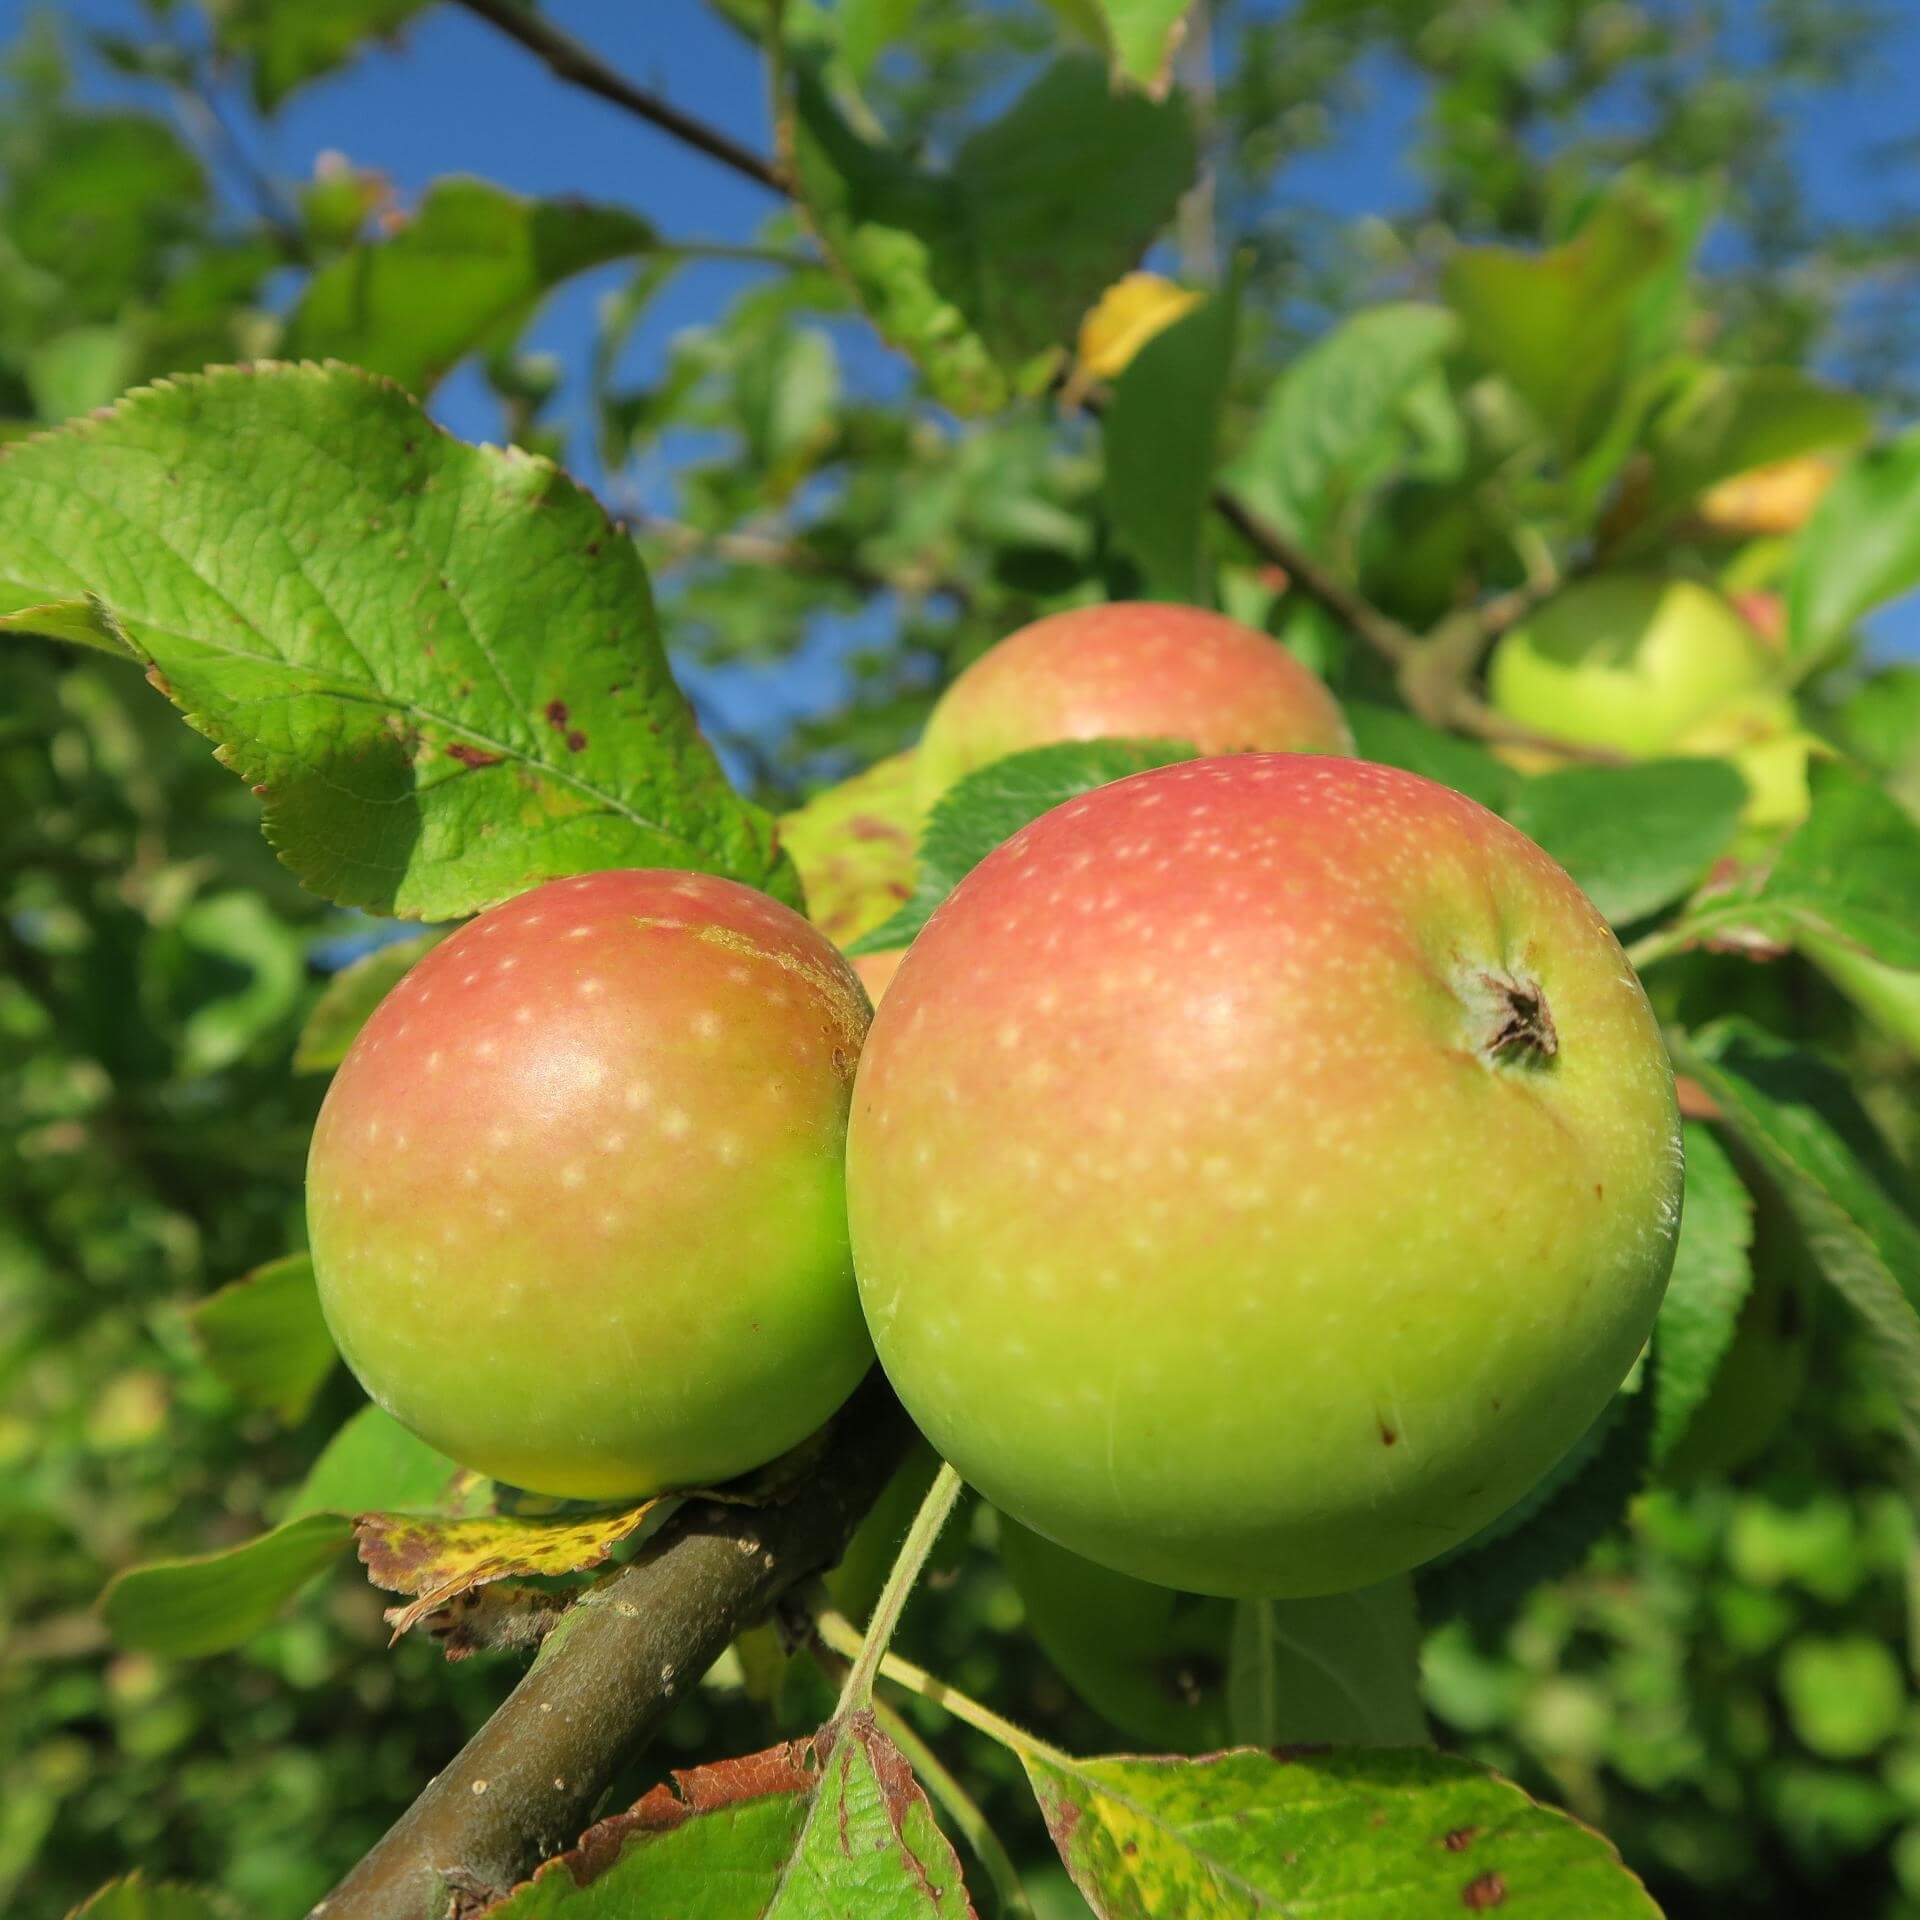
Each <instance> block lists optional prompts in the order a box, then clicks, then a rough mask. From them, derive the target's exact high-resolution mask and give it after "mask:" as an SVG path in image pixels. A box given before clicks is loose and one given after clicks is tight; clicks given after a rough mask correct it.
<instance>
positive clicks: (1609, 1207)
mask: <svg viewBox="0 0 1920 1920" xmlns="http://www.w3.org/2000/svg"><path fill="white" fill-rule="evenodd" d="M847 1174H848V1204H849V1210H850V1216H851V1225H852V1232H853V1247H854V1261H855V1268H856V1271H857V1273H858V1276H859V1283H860V1292H861V1298H862V1302H863V1304H864V1305H865V1308H866V1312H867V1321H868V1325H869V1327H870V1328H871V1329H872V1332H873V1336H874V1341H875V1345H876V1346H877V1348H878V1350H879V1354H880V1358H881V1361H882V1363H883V1365H884V1366H885V1368H886V1370H887V1373H888V1376H889V1377H890V1378H891V1380H892V1381H893V1384H894V1386H895V1388H896V1389H897V1391H898V1392H899V1394H900V1397H901V1399H902V1400H903V1401H904V1402H905V1403H906V1405H907V1408H908V1410H909V1411H910V1412H911V1413H912V1414H913V1416H914V1418H915V1420H916V1421H917V1422H918V1423H919V1425H920V1426H921V1428H922V1430H923V1431H924V1432H925V1433H926V1434H927V1435H928V1437H929V1438H930V1439H931V1440H932V1441H933V1443H934V1445H935V1446H937V1447H938V1448H939V1449H940V1451H941V1452H942V1453H944V1454H945V1455H946V1456H947V1458H948V1459H950V1460H951V1461H952V1462H953V1463H954V1464H955V1466H957V1467H958V1468H959V1469H960V1471H961V1472H962V1473H963V1474H964V1475H965V1476H966V1477H967V1478H968V1479H969V1480H971V1481H972V1482H973V1483H974V1484H975V1485H977V1486H978V1487H979V1488H980V1490H981V1491H982V1492H983V1493H984V1494H986V1496H987V1497H988V1498H989V1499H991V1500H992V1501H994V1502H995V1503H996V1504H997V1505H999V1506H1000V1507H1002V1508H1004V1509H1005V1510H1006V1511H1007V1512H1009V1513H1011V1514H1013V1515H1014V1516H1015V1517H1016V1518H1017V1519H1019V1520H1021V1521H1023V1522H1025V1523H1026V1524H1027V1525H1028V1526H1030V1527H1033V1528H1034V1529H1036V1530H1037V1531H1039V1532H1041V1533H1043V1534H1046V1535H1047V1536H1048V1537H1049V1538H1051V1539H1053V1540H1056V1541H1058V1542H1059V1543H1060V1544H1062V1545H1064V1546H1067V1547H1071V1548H1073V1549H1074V1550H1075V1551H1076V1552H1079V1553H1082V1554H1085V1555H1086V1556H1088V1557H1089V1558H1090V1559H1094V1560H1098V1561H1101V1562H1103V1563H1104V1564H1106V1565H1108V1566H1112V1567H1116V1568H1119V1569H1121V1570H1122V1571H1125V1572H1129V1573H1133V1574H1137V1575H1139V1576H1140V1577H1141V1578H1143V1579H1147V1580H1153V1581H1158V1582H1160V1583H1162V1584H1164V1585H1168V1586H1175V1587H1184V1588H1189V1589H1192V1590H1196V1591H1201V1592H1212V1593H1224V1594H1259V1593H1265V1594H1311V1593H1327V1592H1336V1591H1340V1590H1342V1589H1345V1588H1350V1587H1357V1586H1362V1585H1366V1584H1368V1583H1370V1582H1373V1581H1376V1580H1380V1579H1383V1578H1385V1577H1386V1576H1388V1575H1390V1574H1393V1573H1396V1572H1399V1571H1401V1570H1403V1569H1405V1568H1407V1567H1411V1566H1414V1565H1416V1564H1418V1563H1419V1562H1421V1561H1423V1560H1426V1559H1428V1558H1430V1557H1431V1556H1432V1555H1434V1554H1437V1553H1439V1552H1441V1551H1443V1550H1444V1549H1446V1548H1448V1547H1450V1546H1453V1545H1454V1544H1456V1543H1457V1542H1459V1541H1461V1540H1464V1539H1465V1538H1467V1537H1468V1536H1469V1535H1471V1534H1472V1533H1474V1532H1475V1531H1476V1530H1477V1529H1478V1528H1480V1527H1482V1526H1483V1525H1485V1524H1486V1523H1487V1522H1488V1521H1489V1520H1491V1519H1492V1518H1493V1517H1494V1516H1495V1515H1496V1514H1498V1513H1499V1512H1500V1511H1501V1510H1502V1509H1503V1508H1505V1507H1506V1506H1508V1505H1509V1504H1510V1503H1511V1502H1512V1501H1514V1500H1515V1499H1516V1498H1518V1497H1519V1495H1520V1494H1522V1493H1523V1492H1525V1491H1526V1489H1527V1488H1528V1487H1529V1486H1531V1485H1532V1484H1533V1482H1534V1481H1535V1480H1536V1479H1537V1478H1538V1477H1539V1476H1540V1475H1541V1474H1542V1473H1543V1472H1544V1471H1545V1470H1546V1469H1547V1468H1548V1467H1549V1466H1551V1465H1552V1463H1553V1462H1554V1461H1555V1460H1556V1459H1557V1458H1558V1457H1559V1456H1560V1455H1561V1454H1562V1453H1563V1452H1564V1451H1565V1450H1566V1448H1567V1447H1568V1446H1570V1445H1571V1444H1572V1442H1573V1441H1574V1440H1575V1439H1576V1438H1578V1436H1579V1435H1580V1434H1581V1433H1582V1432H1583V1431H1584V1429H1585V1428H1586V1427H1587V1425H1588V1424H1589V1422H1591V1421H1592V1419H1593V1418H1594V1416H1595V1415H1596V1414H1597V1413H1598V1412H1599V1411H1600V1409H1601V1408H1602V1406H1603V1405H1604V1404H1605V1402H1606V1400H1607V1398H1608V1397H1609V1395H1610V1394H1611V1393H1612V1392H1613V1391H1614V1389H1615V1388H1616V1387H1617V1386H1618V1385H1619V1383H1620V1381H1621V1379H1622V1377H1623V1376H1624V1375H1625V1373H1626V1371H1627V1369H1628V1367H1629V1366H1630V1365H1631V1364H1632V1361H1633V1359H1634V1356H1635V1355H1636V1353H1637V1352H1638V1351H1639V1349H1640V1346H1641V1343H1642V1342H1643V1341H1644V1340H1645V1338H1646V1336H1647V1333H1648V1330H1649V1329H1650V1328H1651V1326H1652V1324H1653V1318H1654V1314H1655V1311H1656V1309H1657V1307H1658V1305H1659V1301H1660V1297H1661V1294H1662V1292H1663V1290H1664V1287H1665V1284H1666V1278H1667V1271H1668V1268H1669V1266H1670V1264H1671V1261H1672V1257H1673V1242H1674V1233H1675V1228H1676V1225H1677V1221H1678V1216H1679V1210H1680V1188H1681V1162H1680V1132H1679V1123H1678V1117H1677V1114H1676V1111H1675V1106H1674V1094H1673V1080H1672V1074H1671V1071H1670V1069H1669V1067H1668V1063H1667V1057H1666V1053H1665V1050H1664V1048H1663V1047H1662V1044H1661V1040H1660V1035H1659V1031H1658V1029H1657V1027H1656V1025H1655V1023H1654V1019H1653V1016H1652V1013H1651V1012H1650V1010H1649V1008H1648V1006H1647V1002H1646V998H1645V996H1644V994H1643V993H1642V992H1641V989H1640V985H1639V982H1638V981H1637V980H1636V978H1635V977H1634V973H1633V970H1632V968H1631V967H1629V966H1628V964H1627V962H1626V960H1625V958H1624V957H1623V955H1622V953H1621V951H1620V948H1619V946H1618V945H1617V944H1616V942H1615V941H1614V938H1613V936H1612V934H1611V933H1610V932H1609V931H1608V930H1607V927H1606V924H1605V922H1604V921H1603V920H1602V919H1601V917H1600V915H1599V914H1598V913H1597V912H1596V911H1595V910H1594V908H1593V907H1592V906H1591V905H1590V904H1589V902H1588V901H1587V899H1586V897H1585V896H1584V895H1583V894H1582V893H1581V892H1580V891H1579V889H1578V888H1577V887H1576V886H1575V885H1574V884H1573V882H1572V881H1571V880H1569V879H1568V878H1567V876H1566V874H1565V873H1563V872H1562V871H1561V870H1560V869H1559V868H1558V867H1557V866H1555V865H1554V863H1553V862H1552V861H1551V860H1550V859H1549V858H1548V857H1547V856H1546V855H1545V854H1544V853H1542V852H1541V850H1540V849H1539V848H1538V847H1536V846H1535V845H1534V844H1533V843H1532V842H1531V841H1529V840H1528V839H1526V838H1525V837H1524V836H1523V835H1521V834H1520V833H1518V832H1517V831H1515V830H1514V829H1513V828H1512V827H1510V826H1508V825H1506V824H1505V823H1504V822H1503V821H1501V820H1499V819H1497V818H1496V817H1495V816H1494V815H1492V814H1490V813H1488V812H1486V811H1485V810H1484V809H1482V808H1481V807H1479V806H1477V805H1475V804H1474V803H1473V802H1472V801H1470V800H1467V799H1465V798H1463V797H1462V796H1461V795H1459V794H1457V793H1454V792H1452V791H1450V790H1449V789H1447V788H1445V787H1441V786H1437V785H1435V784H1434V783H1432V782H1430V781H1427V780H1423V779H1420V778H1418V777H1417V776H1415V775H1413V774H1408V773H1401V772H1397V771H1395V770H1393V769H1390V768H1386V767H1377V766H1369V765H1365V764H1363V763H1360V762H1356V761H1351V760H1336V759H1327V758H1317V757H1307V756H1297V755H1281V754H1256V755H1246V756H1236V757H1233V758H1229V759H1220V760H1209V761H1198V762H1190V763H1187V764H1185V765H1180V766H1173V767H1166V768H1162V769H1160V770H1158V771H1156V772H1152V773H1145V774H1140V775H1137V776H1135V777H1134V778H1132V779H1128V780H1122V781H1120V782H1118V783H1116V784H1115V785H1113V786H1110V787H1105V788H1102V789H1101V790H1100V791H1098V792H1096V793H1092V794H1089V795H1086V796H1084V797H1083V798H1080V799H1077V800H1074V801H1072V802H1070V803H1068V804H1067V805H1065V806H1063V807H1059V808H1056V809H1055V810H1054V811H1053V812H1051V813H1049V814H1047V815H1045V816H1043V817H1042V818H1041V819H1040V820H1038V821H1036V822H1034V823H1033V824H1032V825H1031V826H1029V827H1027V828H1025V829H1024V830H1023V831H1021V832H1020V833H1018V834H1016V835H1015V836H1014V838H1013V839H1011V840H1010V841H1008V842H1007V843H1006V844H1005V845H1004V846H1002V847H1001V848H999V849H998V850H997V851H996V852H994V853H993V854H991V855H990V856H989V857H988V858H987V859H986V860H985V861H983V862H982V863H981V864H980V865H979V866H978V867H977V868H976V869H975V870H974V871H973V872H972V873H971V874H970V875H969V876H968V877H967V878H966V880H964V881H963V882H962V883H961V885H960V886H959V887H958V888H957V889H956V891H955V892H954V893H953V895H952V896H951V897H950V898H949V899H948V901H947V902H946V903H945V905H944V906H942V907H941V909H940V910H939V912H938V913H936V915H935V916H934V918H933V919H932V921H931V922H930V923H929V924H928V926H927V928H926V930H925V932H924V933H922V934H921V936H920V938H919V939H918V940H917V941H916V942H915V944H914V945H913V947H912V948H911V949H910V950H909V952H908V954H907V958H906V960H905V961H904V963H903V964H902V966H901V968H900V971H899V974H898V975H897V976H896V978H895V980H894V983H893V986H892V987H891V989H890V990H889V992H888V995H887V998H886V1000H885V1002H884V1003H883V1005H882V1006H881V1009H880V1011H879V1013H878V1014H877V1016H876V1017H875V1022H874V1026H873V1030H872V1033H871V1035H870V1036H869V1040H868V1044H867V1048H866V1051H865V1053H864V1055H863V1056H862V1061H861V1067H860V1072H859V1077H858V1080H857V1082H856V1085H855V1089H854V1103H853V1114H852V1119H851V1123H850V1129H849V1136H848V1149H847Z"/></svg>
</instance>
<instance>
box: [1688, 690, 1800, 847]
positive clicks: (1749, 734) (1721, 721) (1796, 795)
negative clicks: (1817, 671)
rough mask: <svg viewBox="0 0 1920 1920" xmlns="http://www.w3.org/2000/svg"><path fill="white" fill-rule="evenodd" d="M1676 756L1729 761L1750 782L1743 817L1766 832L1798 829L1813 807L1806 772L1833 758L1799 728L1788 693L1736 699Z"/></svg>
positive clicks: (1694, 730) (1693, 731)
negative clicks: (1820, 759) (1823, 758)
mask: <svg viewBox="0 0 1920 1920" xmlns="http://www.w3.org/2000/svg"><path fill="white" fill-rule="evenodd" d="M1673 750H1674V752H1675V753H1681V754H1698V755H1700V756H1702V757H1704V758H1709V759H1715V760H1728V761H1731V762H1732V764H1733V767H1734V769H1735V771H1736V772H1738V774H1739V775H1740V777H1741V779H1742V780H1744V781H1745V782H1746V783H1747V804H1746V806H1745V807H1744V808H1742V810H1741V814H1740V817H1741V819H1742V820H1743V821H1744V822H1745V823H1746V825H1747V826H1749V827H1752V828H1756V829H1759V830H1761V831H1766V830H1768V829H1772V828H1777V827H1797V826H1798V825H1799V824H1800V822H1801V821H1802V820H1804V819H1805V818H1806V817H1807V813H1808V811H1809V809H1810V808H1811V807H1812V805H1813V795H1812V791H1811V789H1810V788H1809V786H1808V784H1807V768H1808V766H1809V765H1810V764H1811V763H1812V762H1813V760H1814V759H1816V758H1818V757H1821V756H1827V755H1831V754H1832V752H1833V749H1832V748H1831V747H1829V746H1828V745H1827V744H1826V742H1825V741H1823V740H1821V739H1819V738H1817V737H1816V736H1815V735H1813V734H1811V733H1809V732H1808V731H1807V729H1806V728H1805V727H1803V726H1802V725H1801V724H1800V716H1799V713H1798V712H1797V711H1796V710H1795V708H1794V704H1793V702H1792V701H1791V700H1790V699H1788V698H1787V696H1786V695H1785V694H1784V693H1777V692H1772V691H1768V690H1764V689H1763V690H1760V691H1757V692H1752V693H1743V694H1738V695H1736V696H1735V697H1734V698H1733V699H1731V700H1729V701H1728V702H1727V703H1726V705H1725V706H1723V707H1720V708H1718V709H1716V710H1715V711H1714V712H1713V713H1711V714H1709V715H1708V716H1707V718H1706V719H1704V720H1702V721H1700V722H1699V723H1698V724H1697V725H1695V726H1692V727H1689V728H1688V729H1687V730H1686V732H1684V733H1683V734H1681V736H1680V737H1679V739H1678V740H1676V741H1675V742H1674V743H1673Z"/></svg>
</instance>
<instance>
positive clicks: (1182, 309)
mask: <svg viewBox="0 0 1920 1920" xmlns="http://www.w3.org/2000/svg"><path fill="white" fill-rule="evenodd" d="M1201 299H1202V296H1201V295H1200V294H1198V293H1195V292H1194V291H1193V289H1192V288H1190V287H1181V286H1176V285H1175V284H1174V283H1173V282H1172V281H1171V280H1167V279H1163V278H1162V277H1161V276H1160V275H1159V274H1157V273H1130V274H1128V275H1126V276H1125V278H1123V279H1120V280H1116V281H1115V282H1114V283H1113V285H1112V286H1110V287H1109V288H1108V289H1107V290H1106V292H1105V293H1103V294H1102V295H1101V296H1100V298H1099V299H1098V300H1096V301H1095V302H1094V304H1093V307H1092V309H1091V310H1090V311H1089V312H1088V314H1087V317H1086V318H1085V319H1084V320H1083V321H1081V323H1080V340H1079V344H1078V348H1077V350H1076V353H1077V358H1078V361H1079V370H1080V372H1081V373H1083V374H1085V375H1086V376H1087V377H1088V378H1090V379H1094V380H1111V379H1112V378H1113V377H1114V375H1115V374H1117V373H1119V372H1120V371H1121V369H1122V368H1123V367H1125V366H1126V364H1127V362H1128V361H1129V360H1131V359H1132V358H1133V356H1134V355H1135V354H1136V353H1138V352H1139V351H1140V349H1141V348H1142V347H1144V346H1145V345H1146V344H1147V342H1148V341H1149V340H1151V339H1152V338H1153V336H1154V335H1155V334H1156V333H1164V332H1165V331H1166V329H1167V328H1168V327H1170V326H1172V325H1173V323H1174V322H1175V321H1176V320H1178V319H1179V318H1180V316H1181V315H1182V314H1183V313H1190V312H1192V310H1193V309H1194V308H1195V307H1197V306H1198V305H1199V304H1200V301H1201Z"/></svg>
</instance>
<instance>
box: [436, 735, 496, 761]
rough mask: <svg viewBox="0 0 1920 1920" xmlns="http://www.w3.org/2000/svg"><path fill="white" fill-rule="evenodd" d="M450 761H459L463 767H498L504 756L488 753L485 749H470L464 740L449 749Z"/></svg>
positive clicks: (448, 756) (458, 741)
mask: <svg viewBox="0 0 1920 1920" xmlns="http://www.w3.org/2000/svg"><path fill="white" fill-rule="evenodd" d="M447 758H448V759H449V760H458V761H459V762H460V764H461V765H462V766H463V767H497V766H498V765H499V764H500V761H501V758H502V756H501V755H499V754H497V753H488V752H487V751H486V750H485V749H484V748H483V747H470V746H468V745H467V744H466V742H465V741H464V740H456V741H455V742H454V743H453V745H452V746H450V747H449V748H448V749H447Z"/></svg>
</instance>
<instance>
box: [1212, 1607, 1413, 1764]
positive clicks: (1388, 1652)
mask: <svg viewBox="0 0 1920 1920" xmlns="http://www.w3.org/2000/svg"><path fill="white" fill-rule="evenodd" d="M1227 1712H1228V1715H1229V1717H1230V1720H1231V1723H1232V1726H1233V1737H1234V1739H1236V1740H1238V1741H1243V1742H1245V1743H1246V1744H1248V1745H1250V1746H1260V1747H1278V1746H1302V1745H1319V1744H1327V1745H1331V1746H1338V1747H1398V1746H1425V1745H1428V1744H1430V1742H1431V1738H1432V1736H1431V1735H1430V1734H1429V1733H1428V1731H1427V1716H1426V1712H1425V1709H1424V1708H1423V1707H1422V1706H1421V1704H1420V1612H1419V1608H1418V1606H1417V1605H1416V1604H1415V1601H1414V1592H1413V1581H1412V1579H1411V1578H1410V1577H1408V1576H1406V1575H1402V1576H1401V1577H1400V1578H1399V1579H1397V1580H1386V1581H1383V1582H1381V1584H1380V1585H1378V1586H1373V1587H1362V1588H1361V1589H1360V1590H1359V1591H1358V1592H1356V1593H1333V1594H1327V1595H1326V1596H1324V1597H1323V1598H1319V1599H1312V1600H1242V1601H1240V1602H1238V1603H1237V1604H1236V1605H1235V1607H1234V1614H1233V1638H1232V1640H1231V1642H1230V1643H1229V1648H1228V1655H1227Z"/></svg>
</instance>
